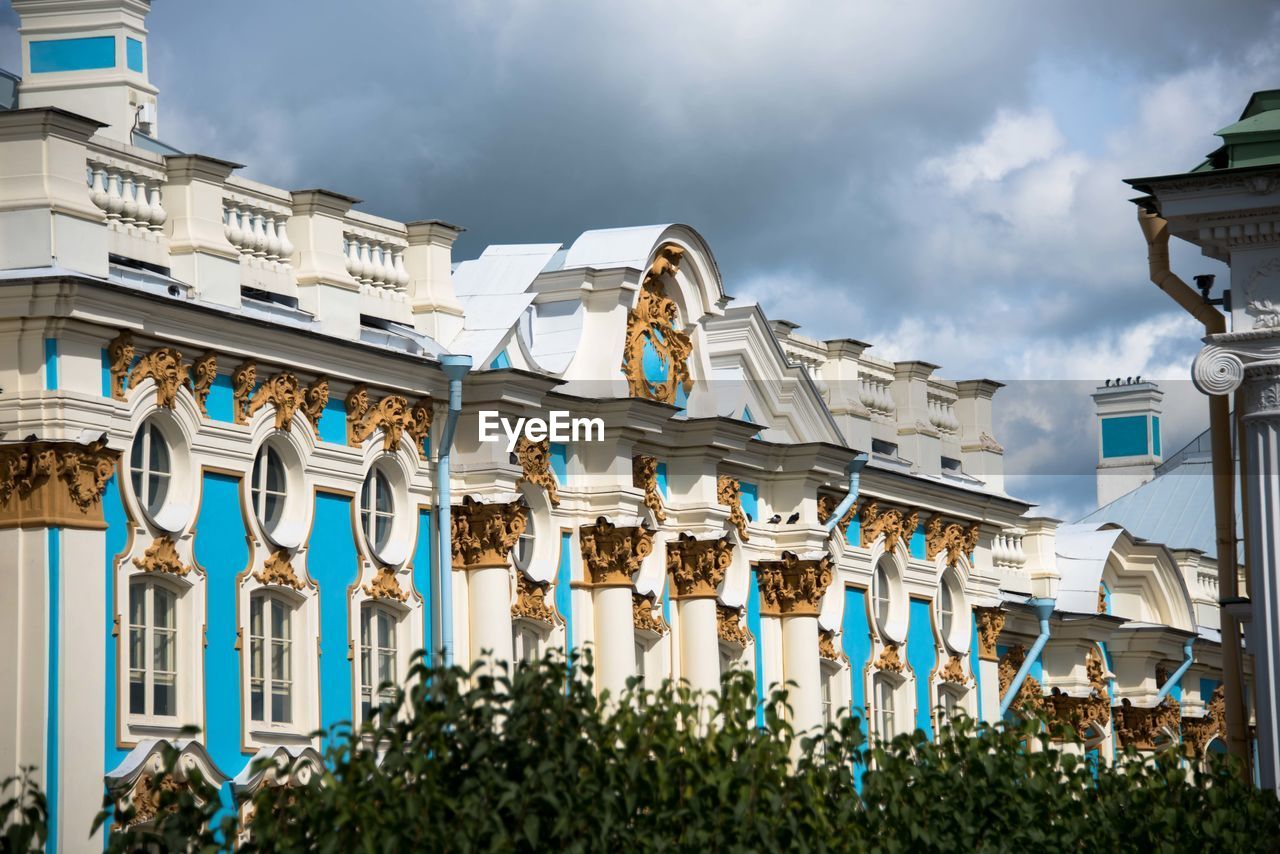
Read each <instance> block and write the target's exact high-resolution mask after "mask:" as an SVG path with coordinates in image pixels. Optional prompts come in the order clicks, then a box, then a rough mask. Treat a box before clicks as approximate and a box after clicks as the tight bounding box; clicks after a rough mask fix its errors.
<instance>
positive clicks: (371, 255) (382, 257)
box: [342, 231, 409, 295]
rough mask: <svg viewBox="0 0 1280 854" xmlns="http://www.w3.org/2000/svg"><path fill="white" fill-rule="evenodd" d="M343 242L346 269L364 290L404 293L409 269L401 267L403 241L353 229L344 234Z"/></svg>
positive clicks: (402, 263) (402, 264)
mask: <svg viewBox="0 0 1280 854" xmlns="http://www.w3.org/2000/svg"><path fill="white" fill-rule="evenodd" d="M342 243H343V246H342V254H343V256H344V257H345V258H346V259H347V272H348V273H350V274H351V276H352V278H354V279H356V280H357V281H358V282H360V284H361V285H362V286H363V288H362V290H363V291H364V292H365V293H370V294H374V295H377V294H399V295H404V294H405V293H406V291H407V288H408V285H409V271H408V270H407V269H405V266H404V250H405V244H401V243H397V242H393V241H392V240H389V239H385V238H379V237H375V236H373V235H371V234H366V233H360V232H354V231H348V232H346V233H344V234H343V236H342Z"/></svg>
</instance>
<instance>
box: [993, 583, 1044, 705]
mask: <svg viewBox="0 0 1280 854" xmlns="http://www.w3.org/2000/svg"><path fill="white" fill-rule="evenodd" d="M1027 604H1028V605H1030V606H1031V607H1033V608H1035V609H1036V616H1037V617H1039V619H1040V634H1039V635H1038V636H1037V637H1036V642H1035V643H1034V644H1032V645H1031V651H1030V652H1028V653H1027V657H1026V658H1024V659H1023V660H1022V666H1021V667H1019V668H1018V675H1016V676H1014V677H1013V682H1012V684H1010V685H1009V690H1008V691H1006V692H1005V695H1004V698H1003V699H1002V700H1000V717H1001V719H1003V718H1004V716H1005V715H1006V714H1007V713H1008V711H1009V707H1010V706H1011V705H1013V701H1014V699H1015V698H1016V697H1017V696H1018V692H1019V691H1021V690H1022V683H1023V682H1026V681H1027V674H1028V673H1030V672H1031V667H1032V665H1034V664H1035V663H1036V660H1037V659H1039V658H1040V653H1041V652H1042V651H1043V650H1044V645H1045V644H1047V643H1048V642H1049V617H1050V616H1052V615H1053V607H1054V605H1056V604H1057V602H1056V600H1054V599H1028V600H1027Z"/></svg>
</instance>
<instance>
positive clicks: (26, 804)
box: [0, 768, 49, 854]
mask: <svg viewBox="0 0 1280 854" xmlns="http://www.w3.org/2000/svg"><path fill="white" fill-rule="evenodd" d="M33 771H34V769H32V768H24V769H23V770H22V775H21V776H17V777H7V778H5V780H4V781H3V782H0V829H2V830H0V854H8V852H10V851H39V850H41V849H43V848H44V840H45V836H46V834H47V833H48V827H49V808H48V804H47V803H46V802H45V798H44V793H43V792H41V791H40V786H39V784H38V783H36V781H35V780H34V779H33V778H32V776H31V775H32V772H33ZM11 790H12V791H11Z"/></svg>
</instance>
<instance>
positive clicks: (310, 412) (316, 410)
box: [302, 377, 329, 439]
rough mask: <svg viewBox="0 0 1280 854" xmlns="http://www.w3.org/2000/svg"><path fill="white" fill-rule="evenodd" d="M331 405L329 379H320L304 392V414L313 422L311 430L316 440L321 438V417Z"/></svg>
mask: <svg viewBox="0 0 1280 854" xmlns="http://www.w3.org/2000/svg"><path fill="white" fill-rule="evenodd" d="M328 405H329V378H328V377H318V378H317V379H316V381H315V382H313V383H311V385H309V386H307V387H306V388H305V389H303V390H302V412H303V414H304V415H306V416H307V420H308V421H310V422H311V429H312V430H314V431H315V434H316V438H317V439H318V438H320V416H322V415H324V408H325V407H326V406H328Z"/></svg>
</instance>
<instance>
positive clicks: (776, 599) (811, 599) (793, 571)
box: [756, 552, 832, 617]
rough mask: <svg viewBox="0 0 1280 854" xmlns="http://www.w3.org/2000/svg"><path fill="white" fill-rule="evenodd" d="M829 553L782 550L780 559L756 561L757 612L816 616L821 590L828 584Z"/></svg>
mask: <svg viewBox="0 0 1280 854" xmlns="http://www.w3.org/2000/svg"><path fill="white" fill-rule="evenodd" d="M831 575H832V562H831V556H830V555H825V554H824V555H822V556H821V557H812V558H801V557H800V556H798V555H796V554H795V553H794V552H783V553H782V559H781V560H766V561H760V562H759V563H757V564H756V579H757V581H758V583H759V585H760V613H761V614H762V615H764V616H766V617H816V616H818V608H819V606H820V605H821V604H822V594H823V593H825V592H826V590H827V586H828V585H829V584H831Z"/></svg>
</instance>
